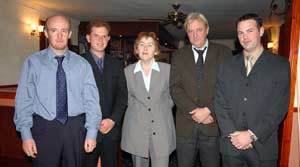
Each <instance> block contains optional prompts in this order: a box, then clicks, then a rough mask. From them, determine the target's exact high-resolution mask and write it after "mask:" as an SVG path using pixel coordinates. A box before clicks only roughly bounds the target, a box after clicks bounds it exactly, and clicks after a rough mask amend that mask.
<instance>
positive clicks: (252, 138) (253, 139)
mask: <svg viewBox="0 0 300 167" xmlns="http://www.w3.org/2000/svg"><path fill="white" fill-rule="evenodd" d="M248 132H249V133H250V139H251V141H252V142H255V141H256V140H257V137H256V136H255V134H254V133H253V132H252V131H251V130H248Z"/></svg>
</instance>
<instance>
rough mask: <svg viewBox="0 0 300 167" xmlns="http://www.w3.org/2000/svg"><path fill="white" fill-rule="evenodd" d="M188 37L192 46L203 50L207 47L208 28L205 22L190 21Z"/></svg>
mask: <svg viewBox="0 0 300 167" xmlns="http://www.w3.org/2000/svg"><path fill="white" fill-rule="evenodd" d="M186 31H187V35H188V37H189V40H190V42H191V44H192V45H194V46H195V47H197V48H201V47H203V46H204V45H205V41H206V38H207V35H208V27H207V26H206V25H205V23H204V22H203V21H200V20H197V19H196V20H190V21H189V22H188V24H187V30H186Z"/></svg>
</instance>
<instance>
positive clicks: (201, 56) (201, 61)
mask: <svg viewBox="0 0 300 167" xmlns="http://www.w3.org/2000/svg"><path fill="white" fill-rule="evenodd" d="M205 49H206V47H205V48H204V49H203V50H198V49H196V48H194V50H195V51H196V52H197V53H198V60H197V63H196V64H198V63H200V64H203V63H204V61H203V53H204V52H205Z"/></svg>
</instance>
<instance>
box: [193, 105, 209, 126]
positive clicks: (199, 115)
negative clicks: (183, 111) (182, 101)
mask: <svg viewBox="0 0 300 167" xmlns="http://www.w3.org/2000/svg"><path fill="white" fill-rule="evenodd" d="M190 114H191V117H192V119H193V120H194V121H195V122H197V123H202V122H203V121H204V120H205V119H206V118H208V116H209V115H210V110H209V109H208V108H207V107H203V108H196V109H194V110H193V111H191V112H190Z"/></svg>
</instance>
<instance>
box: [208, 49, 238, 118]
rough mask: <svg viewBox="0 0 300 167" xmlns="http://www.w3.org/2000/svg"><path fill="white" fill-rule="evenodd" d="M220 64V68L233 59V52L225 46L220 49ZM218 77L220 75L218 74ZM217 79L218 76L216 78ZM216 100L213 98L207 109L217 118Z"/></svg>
mask: <svg viewBox="0 0 300 167" xmlns="http://www.w3.org/2000/svg"><path fill="white" fill-rule="evenodd" d="M218 54H219V60H218V61H219V64H218V68H217V69H219V67H220V66H221V65H222V64H223V62H224V61H226V60H227V59H229V58H230V57H232V56H233V55H232V51H231V50H230V49H229V48H228V47H225V46H222V47H221V48H220V51H219V53H218ZM217 75H218V73H217ZM216 77H217V76H216ZM214 99H215V96H214V97H213V99H212V100H211V101H210V102H209V103H208V105H207V108H209V110H210V111H211V114H212V116H213V117H214V118H216V114H215V108H214Z"/></svg>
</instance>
